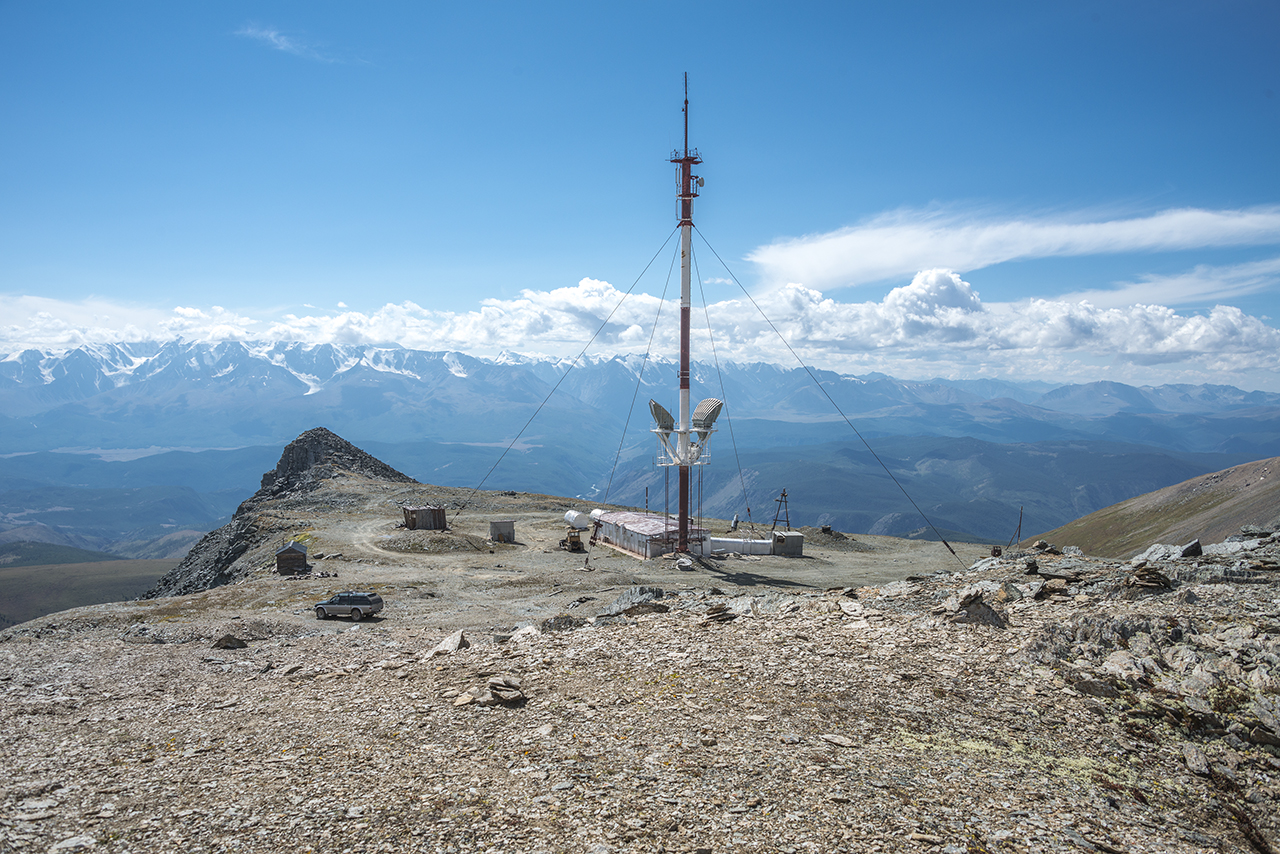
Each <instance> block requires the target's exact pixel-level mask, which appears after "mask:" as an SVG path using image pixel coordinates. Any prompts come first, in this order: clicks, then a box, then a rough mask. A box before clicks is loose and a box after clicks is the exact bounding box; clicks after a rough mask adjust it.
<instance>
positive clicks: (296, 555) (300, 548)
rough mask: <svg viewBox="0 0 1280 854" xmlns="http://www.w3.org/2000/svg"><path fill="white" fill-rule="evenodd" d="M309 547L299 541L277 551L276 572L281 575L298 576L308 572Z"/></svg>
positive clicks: (291, 542)
mask: <svg viewBox="0 0 1280 854" xmlns="http://www.w3.org/2000/svg"><path fill="white" fill-rule="evenodd" d="M310 569H311V567H309V566H307V547H306V546H304V545H303V544H302V543H300V542H298V541H297V540H292V541H290V543H289V545H287V546H285V547H284V548H282V549H279V550H277V551H276V572H278V573H279V574H281V575H298V574H300V573H303V572H308V571H309V570H310Z"/></svg>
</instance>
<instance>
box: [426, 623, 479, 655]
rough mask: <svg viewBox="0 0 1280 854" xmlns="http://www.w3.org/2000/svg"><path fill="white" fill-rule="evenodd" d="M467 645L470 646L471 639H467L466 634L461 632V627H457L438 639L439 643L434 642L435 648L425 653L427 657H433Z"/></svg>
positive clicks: (464, 647)
mask: <svg viewBox="0 0 1280 854" xmlns="http://www.w3.org/2000/svg"><path fill="white" fill-rule="evenodd" d="M469 646H471V641H469V640H467V636H466V635H465V634H464V633H463V631H462V629H458V630H457V631H456V632H454V633H453V634H451V635H449V636H448V637H447V638H445V639H444V640H442V641H440V643H438V644H436V647H435V649H433V650H431V652H430V653H429V654H428V655H427V658H435V657H436V656H437V655H449V654H450V653H453V652H457V651H458V650H460V649H466V648H467V647H469Z"/></svg>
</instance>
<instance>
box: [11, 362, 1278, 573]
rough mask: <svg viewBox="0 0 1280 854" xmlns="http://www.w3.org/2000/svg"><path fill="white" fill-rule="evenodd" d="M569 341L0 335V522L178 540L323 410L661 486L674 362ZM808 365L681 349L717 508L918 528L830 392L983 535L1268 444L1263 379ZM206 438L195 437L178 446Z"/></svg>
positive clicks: (158, 546) (153, 551) (858, 528)
mask: <svg viewBox="0 0 1280 854" xmlns="http://www.w3.org/2000/svg"><path fill="white" fill-rule="evenodd" d="M571 365H572V361H571V360H566V359H551V358H540V357H534V356H525V355H520V354H516V353H503V354H501V355H499V356H498V357H496V358H492V359H486V358H479V357H474V356H469V355H466V354H463V353H457V352H452V351H425V350H409V349H403V348H398V347H394V346H383V347H375V346H365V345H344V344H321V345H305V344H282V343H253V342H225V343H218V344H209V343H199V342H183V341H170V342H165V343H157V342H144V343H138V344H119V345H100V346H84V347H78V348H74V349H71V350H67V351H64V352H56V353H55V352H47V351H37V350H26V351H23V352H20V353H13V354H9V355H7V356H5V357H3V358H0V449H2V450H3V456H2V457H0V538H3V539H9V540H17V539H41V540H47V541H50V542H58V543H61V544H65V545H70V546H76V547H80V548H91V549H98V550H105V551H111V552H114V553H118V554H126V555H132V556H137V557H143V556H146V557H150V556H157V557H159V556H162V555H168V554H173V553H174V551H175V550H176V549H178V548H180V546H181V545H182V543H184V542H190V541H192V540H193V539H194V538H196V537H197V535H196V534H193V533H192V532H203V531H208V530H211V529H213V528H215V527H217V526H218V525H221V524H223V523H225V521H226V520H227V518H229V516H230V514H231V513H232V511H233V510H234V509H235V507H236V503H237V502H238V500H239V497H242V496H243V495H245V494H247V493H248V492H250V491H252V490H253V489H254V488H255V484H256V483H257V479H258V475H259V474H260V473H261V472H262V471H263V469H264V468H265V467H268V466H269V465H270V460H269V458H273V457H274V454H275V452H274V451H272V450H271V449H273V448H280V447H281V446H282V445H284V444H286V443H287V442H289V441H290V440H291V439H292V438H293V437H295V436H297V435H299V434H300V433H302V432H303V431H305V430H308V429H310V428H311V427H313V426H315V425H316V424H324V425H326V427H328V428H329V429H331V430H333V431H334V432H335V433H338V434H341V435H342V436H346V437H349V438H350V439H351V440H352V441H354V442H358V443H359V445H360V446H361V447H364V448H367V449H369V450H370V451H371V452H373V453H375V454H376V455H377V456H378V458H380V459H385V460H388V461H390V462H391V463H392V464H393V465H395V466H396V468H398V469H399V470H401V471H404V472H408V473H410V474H412V475H413V476H414V477H416V478H418V479H419V480H422V481H424V482H431V483H438V484H444V485H457V486H474V485H476V484H478V483H479V482H480V481H481V479H483V478H486V477H487V478H488V480H487V481H486V486H487V487H488V488H498V489H516V490H521V491H530V492H541V493H547V494H555V495H568V496H581V497H582V499H583V500H584V501H591V500H595V499H598V498H601V497H603V495H604V492H605V490H606V487H608V488H609V489H611V492H610V496H611V500H614V501H624V502H630V503H633V504H635V505H641V504H643V503H644V501H645V497H646V496H645V492H644V489H645V487H648V488H649V498H650V500H653V501H656V498H655V496H656V495H657V494H659V492H661V491H662V490H663V486H662V472H661V471H659V470H657V469H655V468H654V465H653V458H654V438H653V436H652V435H651V434H650V433H649V427H650V424H649V414H648V407H647V401H648V399H649V398H653V399H654V400H657V401H658V402H660V403H663V404H664V405H666V406H667V407H668V408H671V409H674V408H675V404H676V366H675V364H674V363H673V362H672V361H670V360H668V359H663V358H650V359H646V358H644V357H643V356H636V355H630V356H616V357H603V356H593V357H587V358H585V359H583V360H582V361H581V362H580V363H579V364H577V366H576V367H573V368H572V370H570V367H571ZM812 373H813V376H812V377H811V376H810V373H809V372H808V371H805V370H803V369H800V368H788V367H782V366H779V365H774V364H768V363H763V362H757V363H724V364H722V365H720V366H719V370H717V368H716V366H715V365H711V364H708V363H705V362H695V363H694V364H693V366H692V371H691V380H692V383H691V384H692V386H693V388H692V393H693V397H694V400H698V399H701V398H705V397H716V398H720V399H723V400H725V401H726V404H727V405H726V407H725V412H724V414H723V415H722V416H721V418H720V421H719V422H718V423H717V427H718V429H719V432H718V434H717V435H716V436H714V437H713V438H712V440H711V443H710V445H709V449H710V461H711V466H710V467H709V468H707V469H704V470H701V472H702V474H701V475H700V479H699V482H700V483H702V487H703V489H704V493H703V503H704V508H705V510H706V512H707V513H709V514H721V515H723V516H724V517H726V518H729V517H732V515H733V514H734V513H735V512H738V511H739V509H741V508H740V507H739V506H735V505H743V504H744V498H743V488H742V487H743V484H744V483H745V484H746V486H747V489H746V492H747V497H746V499H745V502H749V503H751V505H752V506H753V507H755V508H757V510H759V508H761V507H766V508H767V507H770V506H772V500H773V497H774V496H775V495H776V494H777V492H778V491H779V490H780V489H782V488H784V487H785V488H787V489H788V490H790V492H791V494H792V496H793V501H794V502H795V503H794V504H793V506H794V507H795V509H796V510H797V511H798V513H799V517H800V518H807V519H808V521H810V522H816V521H825V522H828V523H831V524H835V525H836V526H837V527H839V528H843V529H844V530H847V531H849V532H853V533H859V532H868V531H876V532H883V533H894V534H912V535H914V534H916V533H918V531H919V529H920V528H921V527H922V526H923V520H920V519H919V518H918V514H916V513H914V510H913V509H912V508H911V507H910V503H909V502H905V499H904V498H903V497H902V496H901V494H900V492H898V491H897V490H896V487H893V485H892V483H889V484H888V488H885V483H884V482H883V481H884V479H885V476H884V473H883V471H881V470H879V467H878V465H875V464H874V462H872V463H870V464H869V463H868V462H867V459H869V457H867V455H866V452H865V448H863V447H862V446H861V442H860V440H859V439H858V437H857V436H855V435H854V433H853V431H851V430H850V429H849V426H848V425H847V424H846V423H845V422H844V420H843V418H842V417H841V415H840V414H839V413H837V412H836V410H835V409H834V408H833V407H832V405H831V402H830V400H828V398H827V395H830V396H831V398H832V399H834V400H835V401H836V403H837V404H838V406H839V408H840V410H841V411H842V412H843V413H844V415H847V416H848V417H849V418H850V419H851V421H852V422H853V423H854V424H855V425H856V427H857V429H858V431H859V433H860V434H861V435H862V436H863V437H865V438H866V439H867V440H868V441H870V442H871V444H872V446H873V447H874V448H876V449H877V451H878V452H882V453H883V454H884V455H885V456H886V457H887V458H889V460H890V465H891V467H893V468H894V470H895V472H896V474H897V475H898V476H901V477H902V478H904V479H905V481H906V482H907V483H908V484H909V488H910V489H911V491H912V495H913V497H915V498H916V499H917V500H919V501H921V506H924V507H925V508H926V510H927V512H929V513H930V517H931V518H932V519H933V521H934V522H935V524H937V525H938V526H939V527H942V528H946V529H948V530H953V531H963V532H968V534H970V535H972V536H980V537H986V538H992V539H1004V538H1007V537H1008V536H1009V534H1010V533H1011V531H1012V528H1013V527H1014V526H1016V517H1017V513H1018V510H1019V507H1023V506H1025V507H1026V508H1027V513H1028V520H1027V524H1028V525H1029V526H1033V525H1038V526H1041V528H1042V529H1043V528H1051V527H1054V526H1056V525H1061V524H1063V523H1065V522H1067V521H1069V520H1070V519H1072V518H1074V517H1076V516H1079V515H1083V514H1086V513H1089V512H1091V511H1093V510H1096V509H1098V508H1099V507H1101V506H1105V505H1107V504H1110V503H1114V502H1115V501H1119V500H1123V499H1125V498H1127V497H1131V496H1133V495H1136V494H1139V493H1141V492H1146V491H1149V490H1151V489H1155V488H1159V487H1161V486H1165V485H1168V484H1171V483H1176V482H1179V481H1181V480H1185V479H1186V478H1188V477H1192V476H1195V475H1196V474H1200V473H1204V472H1207V471H1215V470H1218V469H1221V468H1225V467H1228V466H1231V465H1234V464H1237V463H1240V462H1244V461H1247V460H1252V459H1259V458H1263V457H1271V456H1277V455H1280V394H1274V393H1270V392H1257V391H1244V390H1241V389H1237V388H1234V387H1232V386H1222V385H1163V386H1155V387H1135V386H1128V385H1124V384H1121V383H1116V382H1111V381H1102V382H1096V383H1087V384H1075V385H1065V386H1053V385H1051V384H1048V383H1042V382H1032V383H1012V382H1008V381H1005V380H1000V379H995V378H992V379H980V380H955V381H952V380H945V379H933V380H928V381H907V380H898V379H895V378H893V377H890V376H887V375H884V374H878V373H873V374H867V375H865V376H850V375H844V374H839V373H836V372H832V371H822V370H814V371H813V372H812ZM814 378H816V379H817V381H818V382H820V383H821V384H822V388H818V387H817V386H815V384H814ZM553 389H554V390H555V391H554V393H552V392H553ZM522 431H523V432H522ZM517 435H519V436H520V441H519V443H517V444H516V445H515V446H514V447H512V448H511V450H510V452H508V453H505V455H504V449H506V448H507V446H508V444H509V443H511V442H512V441H513V440H514V439H515V438H516V437H517ZM202 448H203V449H211V450H206V451H192V450H191V449H202ZM135 449H145V450H135ZM165 449H186V450H173V451H169V452H164V450H165ZM215 449H222V450H215ZM68 451H78V452H79V453H68ZM147 454H150V455H147ZM140 455H142V456H140ZM499 457H501V462H500V463H499ZM114 458H123V459H121V460H120V461H119V462H112V461H110V460H112V459H114ZM615 460H616V461H617V465H616V468H615ZM738 460H741V463H742V465H743V467H744V473H743V476H742V477H739V475H738V470H737V462H738ZM1098 460H1108V461H1110V462H1109V463H1108V464H1107V465H1096V464H1095V463H1096V461H1098ZM495 465H496V467H495ZM1085 472H1087V473H1088V477H1087V478H1086V477H1084V476H1083V473H1085ZM703 476H705V483H703V482H702V478H703ZM610 484H612V485H611V486H609V485H610ZM112 489H117V490H120V491H119V492H118V493H116V494H112V493H111V490H112ZM125 510H128V511H129V512H124V511H125ZM759 518H760V517H759V516H757V521H758V520H759Z"/></svg>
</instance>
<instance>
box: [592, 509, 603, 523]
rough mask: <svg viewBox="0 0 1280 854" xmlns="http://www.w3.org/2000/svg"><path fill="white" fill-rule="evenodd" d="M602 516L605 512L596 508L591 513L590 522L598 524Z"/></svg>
mask: <svg viewBox="0 0 1280 854" xmlns="http://www.w3.org/2000/svg"><path fill="white" fill-rule="evenodd" d="M604 514H605V511H604V510H602V509H600V508H599V507H597V508H596V509H595V510H592V511H591V521H592V522H599V521H600V517H601V516H603V515H604Z"/></svg>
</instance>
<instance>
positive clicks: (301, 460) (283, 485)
mask: <svg viewBox="0 0 1280 854" xmlns="http://www.w3.org/2000/svg"><path fill="white" fill-rule="evenodd" d="M340 472H346V473H348V474H354V475H359V476H360V477H367V478H371V479H373V480H387V481H391V482H392V483H417V481H416V480H414V479H413V478H411V477H409V476H408V475H407V474H404V473H403V472H399V471H396V470H395V469H393V468H392V467H391V466H389V465H387V464H386V463H384V462H383V461H382V460H380V459H378V458H377V457H374V456H372V455H370V454H366V453H365V452H364V451H362V450H360V449H359V448H357V447H356V446H355V445H353V444H351V443H350V442H348V441H347V440H346V439H343V438H342V437H341V436H339V435H337V434H336V433H334V432H332V431H330V430H326V429H325V428H323V427H315V428H313V429H311V430H308V431H307V432H305V433H303V434H302V435H301V436H299V437H298V438H296V439H294V440H293V441H292V442H290V443H289V444H288V445H286V446H285V449H284V453H282V454H281V455H280V462H278V463H276V467H275V468H274V469H272V470H271V471H269V472H267V473H266V474H264V475H263V476H262V488H261V489H259V490H258V491H257V492H256V493H255V494H254V496H253V497H252V498H250V499H249V500H248V501H246V502H245V503H244V504H242V505H240V509H241V510H244V509H245V506H246V505H250V506H252V505H253V504H255V503H257V502H261V501H264V500H266V499H269V498H276V497H278V496H281V495H284V494H286V493H297V492H310V491H311V490H313V489H315V488H316V487H317V486H319V485H320V483H321V482H322V481H324V480H327V479H328V478H331V477H333V476H334V475H336V474H338V473H340ZM239 512H240V511H237V515H239Z"/></svg>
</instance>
